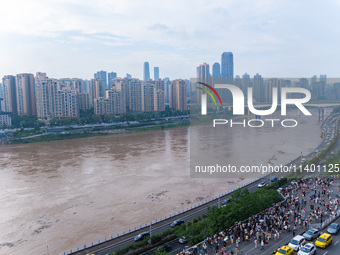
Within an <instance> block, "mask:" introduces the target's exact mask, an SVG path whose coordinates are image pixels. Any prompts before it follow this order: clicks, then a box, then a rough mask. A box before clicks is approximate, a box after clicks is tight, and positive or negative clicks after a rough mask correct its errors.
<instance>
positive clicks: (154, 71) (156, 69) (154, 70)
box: [153, 66, 159, 81]
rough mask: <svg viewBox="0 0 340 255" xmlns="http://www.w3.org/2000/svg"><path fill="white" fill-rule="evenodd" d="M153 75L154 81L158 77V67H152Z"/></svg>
mask: <svg viewBox="0 0 340 255" xmlns="http://www.w3.org/2000/svg"><path fill="white" fill-rule="evenodd" d="M153 76H154V80H155V81H156V80H158V79H159V67H157V66H155V67H154V68H153Z"/></svg>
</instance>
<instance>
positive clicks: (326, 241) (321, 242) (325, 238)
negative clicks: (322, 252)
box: [315, 233, 332, 249]
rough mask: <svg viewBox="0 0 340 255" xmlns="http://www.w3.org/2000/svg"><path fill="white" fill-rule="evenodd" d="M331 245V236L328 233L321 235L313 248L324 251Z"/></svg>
mask: <svg viewBox="0 0 340 255" xmlns="http://www.w3.org/2000/svg"><path fill="white" fill-rule="evenodd" d="M331 243H332V236H331V235H330V234H328V233H323V234H322V235H320V236H319V238H318V239H316V241H315V246H316V247H319V248H322V249H325V248H326V247H327V246H328V245H330V244H331Z"/></svg>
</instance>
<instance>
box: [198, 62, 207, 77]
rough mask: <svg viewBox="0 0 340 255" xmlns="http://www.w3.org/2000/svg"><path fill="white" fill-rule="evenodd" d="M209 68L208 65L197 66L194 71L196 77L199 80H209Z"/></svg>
mask: <svg viewBox="0 0 340 255" xmlns="http://www.w3.org/2000/svg"><path fill="white" fill-rule="evenodd" d="M209 69H210V67H209V64H207V63H203V64H201V65H199V66H198V67H197V69H196V77H197V78H198V79H200V80H204V79H206V78H210V70H209Z"/></svg>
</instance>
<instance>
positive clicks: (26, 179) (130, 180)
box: [0, 111, 321, 255]
mask: <svg viewBox="0 0 340 255" xmlns="http://www.w3.org/2000/svg"><path fill="white" fill-rule="evenodd" d="M312 113H313V116H312V117H308V118H307V117H306V118H303V119H301V120H299V125H298V127H296V128H291V129H289V131H288V130H287V131H285V133H284V135H278V133H277V131H275V129H268V130H267V131H266V132H257V133H256V137H257V139H260V140H261V141H265V142H262V143H258V144H257V145H256V147H254V146H242V144H243V145H244V144H249V139H254V138H250V137H249V135H247V134H248V133H249V130H247V129H242V128H240V129H234V130H233V131H232V132H233V133H232V137H234V138H236V137H237V139H230V140H229V141H227V143H228V147H229V148H234V149H235V152H234V153H231V154H230V155H229V156H230V160H231V161H232V160H233V158H235V159H236V158H237V157H239V156H240V153H242V155H247V160H248V162H251V163H253V162H255V163H256V162H260V161H263V160H265V162H270V163H271V164H281V163H287V162H288V161H290V160H291V159H292V158H295V157H296V156H298V155H299V154H300V152H303V153H307V152H310V151H312V150H313V148H314V147H315V146H316V145H318V144H319V142H320V141H321V139H320V123H319V122H318V121H317V116H318V114H317V112H316V111H314V112H312ZM195 132H197V130H195V128H193V127H178V128H171V129H165V130H158V131H144V132H138V133H133V134H118V135H112V136H105V137H92V138H84V139H74V140H65V141H54V142H46V143H45V142H44V143H34V144H25V145H7V146H0V187H1V189H0V204H1V207H0V215H1V217H0V229H1V232H0V254H8V255H11V254H46V244H45V238H46V240H47V242H48V244H49V251H50V254H56V253H58V252H63V251H66V250H69V249H72V248H76V247H78V246H82V245H84V244H90V243H91V242H93V241H96V240H98V239H102V238H104V237H107V236H111V235H116V233H118V232H122V231H126V230H128V229H129V228H134V227H136V226H139V224H144V223H145V222H148V219H149V213H148V211H147V210H146V209H145V208H149V209H150V210H151V211H152V212H153V213H152V214H151V217H152V220H155V219H159V218H161V217H164V216H165V215H169V214H170V213H173V212H177V211H178V210H182V209H185V208H187V207H190V206H191V205H194V204H196V203H198V202H200V201H202V200H206V199H209V198H211V197H213V196H216V195H217V194H218V192H222V191H223V192H224V191H227V190H230V189H233V188H235V187H238V186H239V185H241V184H242V183H245V182H248V181H249V180H251V178H247V177H246V176H245V177H246V178H221V179H216V178H190V171H189V162H190V146H189V144H190V139H189V136H190V133H195ZM247 132H248V133H247ZM205 139H207V137H205ZM242 139H243V140H242ZM236 140H237V142H236Z"/></svg>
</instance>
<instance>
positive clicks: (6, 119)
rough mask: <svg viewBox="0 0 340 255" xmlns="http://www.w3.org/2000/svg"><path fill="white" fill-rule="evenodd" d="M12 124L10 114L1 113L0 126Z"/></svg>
mask: <svg viewBox="0 0 340 255" xmlns="http://www.w3.org/2000/svg"><path fill="white" fill-rule="evenodd" d="M10 126H12V118H11V116H9V115H8V114H1V113H0V128H3V127H10Z"/></svg>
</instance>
